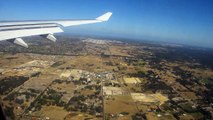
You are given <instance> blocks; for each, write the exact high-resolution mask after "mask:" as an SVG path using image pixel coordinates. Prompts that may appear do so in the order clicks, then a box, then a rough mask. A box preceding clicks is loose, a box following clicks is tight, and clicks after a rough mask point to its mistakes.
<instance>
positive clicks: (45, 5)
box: [0, 0, 213, 48]
mask: <svg viewBox="0 0 213 120" xmlns="http://www.w3.org/2000/svg"><path fill="white" fill-rule="evenodd" d="M108 11H111V12H112V13H113V16H112V17H111V19H110V20H109V21H108V22H106V23H101V24H92V25H83V26H73V27H72V26H71V27H69V28H66V29H65V33H73V34H82V35H101V36H106V37H122V38H127V39H137V40H140V39H142V40H144V39H145V40H152V41H159V42H160V41H163V42H168V43H178V44H186V45H192V46H200V47H208V48H213V47H212V46H213V41H212V38H213V34H212V31H213V27H212V26H213V22H212V19H213V14H212V11H213V2H212V1H211V0H204V1H200V0H193V1H192V0H187V1H186V0H174V1H171V0H162V1H159V0H151V1H145V0H135V1H130V0H116V1H113V0H103V1H99V0H93V1H84V0H72V1H68V0H62V1H50V0H46V1H41V0H38V1H26V0H23V1H21V2H20V1H11V0H7V1H1V2H0V14H1V16H0V21H2V20H38V19H40V20H48V19H49V20H53V19H87V18H89V19H92V18H96V17H97V16H99V15H101V14H103V13H105V12H108Z"/></svg>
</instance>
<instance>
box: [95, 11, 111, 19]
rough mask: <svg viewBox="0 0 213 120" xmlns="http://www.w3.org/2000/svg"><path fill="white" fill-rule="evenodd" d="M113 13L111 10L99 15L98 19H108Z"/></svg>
mask: <svg viewBox="0 0 213 120" xmlns="http://www.w3.org/2000/svg"><path fill="white" fill-rule="evenodd" d="M111 15H112V13H111V12H107V13H105V14H103V15H101V16H100V17H97V18H96V20H100V21H108V20H109V18H110V17H111Z"/></svg>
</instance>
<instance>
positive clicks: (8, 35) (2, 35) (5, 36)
mask: <svg viewBox="0 0 213 120" xmlns="http://www.w3.org/2000/svg"><path fill="white" fill-rule="evenodd" d="M59 32H63V30H62V29H61V28H60V27H51V28H35V29H32V28H31V29H21V30H9V31H0V41H2V40H9V39H14V38H21V37H27V36H34V35H45V34H53V33H59Z"/></svg>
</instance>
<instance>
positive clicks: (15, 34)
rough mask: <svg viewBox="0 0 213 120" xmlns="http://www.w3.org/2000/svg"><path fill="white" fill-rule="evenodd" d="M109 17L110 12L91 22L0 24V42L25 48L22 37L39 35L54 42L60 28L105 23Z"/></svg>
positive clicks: (54, 21) (62, 21) (61, 21)
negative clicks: (8, 42) (55, 34)
mask: <svg viewBox="0 0 213 120" xmlns="http://www.w3.org/2000/svg"><path fill="white" fill-rule="evenodd" d="M111 15H112V13H111V12H107V13H105V14H103V15H101V16H100V17H97V18H96V19H91V20H53V21H15V22H0V41H3V40H8V41H10V42H12V43H15V44H18V45H21V46H23V47H26V48H27V47H28V45H27V44H26V43H25V42H24V41H23V40H22V37H27V36H34V35H41V36H42V37H45V38H47V39H49V40H51V41H54V42H55V41H56V38H55V37H54V36H53V34H54V33H60V32H63V30H62V29H61V28H62V27H68V26H75V25H82V24H92V23H99V22H105V21H108V20H109V18H110V17H111Z"/></svg>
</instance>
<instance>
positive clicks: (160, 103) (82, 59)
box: [0, 36, 213, 120]
mask: <svg viewBox="0 0 213 120" xmlns="http://www.w3.org/2000/svg"><path fill="white" fill-rule="evenodd" d="M57 38H58V42H57V43H52V42H50V41H47V40H44V39H42V38H41V37H32V38H29V39H30V40H29V41H30V43H31V48H29V49H26V48H23V47H19V46H15V45H12V44H10V43H9V45H5V44H8V43H7V42H2V43H1V49H0V51H1V54H0V58H1V59H0V64H1V69H0V70H1V78H0V79H1V80H0V84H1V89H0V91H1V92H0V93H1V99H2V103H3V108H4V111H5V114H6V116H8V118H10V119H24V120H28V119H39V118H40V119H51V120H57V119H65V120H77V119H82V120H83V119H97V120H100V119H103V118H104V119H106V120H114V119H118V120H126V119H133V120H141V119H147V120H159V119H160V120H165V119H168V120H175V119H181V120H182V119H212V115H213V109H212V106H213V101H212V100H213V91H212V90H213V89H212V87H213V83H212V80H213V79H212V76H213V71H212V69H213V63H212V61H213V57H212V56H213V50H212V49H202V48H196V47H189V46H183V45H175V44H158V43H153V42H151V43H148V42H138V41H127V40H125V41H122V40H121V41H119V40H106V39H97V38H78V37H65V36H63V37H62V36H57ZM31 39H32V40H31ZM38 41H42V43H39V42H38ZM174 53H175V54H174Z"/></svg>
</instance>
